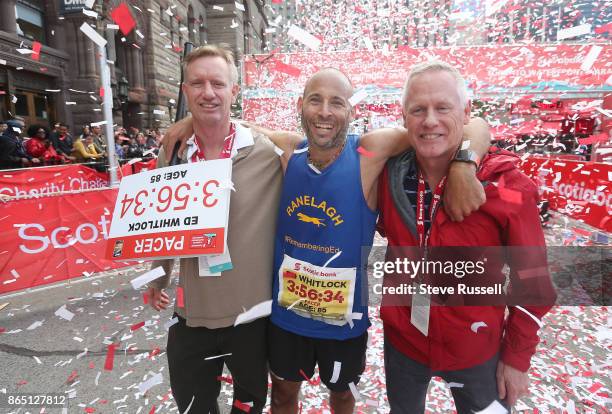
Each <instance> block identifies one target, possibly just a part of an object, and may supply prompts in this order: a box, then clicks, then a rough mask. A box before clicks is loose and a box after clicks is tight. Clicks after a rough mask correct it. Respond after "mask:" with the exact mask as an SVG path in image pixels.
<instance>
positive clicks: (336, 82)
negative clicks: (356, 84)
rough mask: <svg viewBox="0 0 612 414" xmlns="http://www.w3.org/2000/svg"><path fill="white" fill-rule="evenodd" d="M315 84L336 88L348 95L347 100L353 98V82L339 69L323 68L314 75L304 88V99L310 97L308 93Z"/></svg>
mask: <svg viewBox="0 0 612 414" xmlns="http://www.w3.org/2000/svg"><path fill="white" fill-rule="evenodd" d="M314 83H316V84H318V83H321V84H324V85H333V86H336V87H338V88H339V89H340V90H342V91H343V92H344V93H345V94H346V99H348V98H350V97H351V96H353V84H352V83H351V80H350V79H349V78H348V76H346V75H345V74H344V73H343V72H342V71H340V70H338V69H335V68H323V69H321V70H319V71H318V72H317V73H315V74H314V75H312V76H311V77H310V79H308V81H306V85H305V86H304V94H303V95H302V97H306V96H307V95H308V92H309V91H310V89H311V87H312V85H313V84H314Z"/></svg>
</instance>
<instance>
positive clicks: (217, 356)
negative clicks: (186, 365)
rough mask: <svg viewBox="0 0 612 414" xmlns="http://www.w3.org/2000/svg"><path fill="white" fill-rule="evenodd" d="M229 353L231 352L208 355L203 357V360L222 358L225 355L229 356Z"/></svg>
mask: <svg viewBox="0 0 612 414" xmlns="http://www.w3.org/2000/svg"><path fill="white" fill-rule="evenodd" d="M230 355H232V353H231V352H230V353H228V354H221V355H215V356H209V357H206V358H204V361H209V360H211V359H217V358H223V357H225V356H230Z"/></svg>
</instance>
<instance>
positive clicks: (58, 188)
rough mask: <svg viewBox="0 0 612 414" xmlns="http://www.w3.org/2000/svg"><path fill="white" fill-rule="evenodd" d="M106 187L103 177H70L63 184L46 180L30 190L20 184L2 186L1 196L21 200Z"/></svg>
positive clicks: (106, 182)
mask: <svg viewBox="0 0 612 414" xmlns="http://www.w3.org/2000/svg"><path fill="white" fill-rule="evenodd" d="M66 183H68V188H66ZM105 187H108V181H106V180H103V179H101V178H97V177H96V178H94V179H90V180H87V179H84V178H82V177H68V178H67V179H65V180H64V182H63V183H62V184H59V183H49V182H46V181H45V184H44V185H43V186H41V187H38V188H30V189H28V190H22V189H20V188H19V187H18V186H13V187H2V188H0V196H9V197H15V199H16V200H20V199H23V198H28V197H42V196H46V195H50V194H54V193H61V192H64V191H75V190H92V189H96V188H105Z"/></svg>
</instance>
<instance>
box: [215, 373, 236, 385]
mask: <svg viewBox="0 0 612 414" xmlns="http://www.w3.org/2000/svg"><path fill="white" fill-rule="evenodd" d="M217 381H221V382H227V383H228V384H234V380H233V379H232V377H224V376H221V375H220V376H218V377H217Z"/></svg>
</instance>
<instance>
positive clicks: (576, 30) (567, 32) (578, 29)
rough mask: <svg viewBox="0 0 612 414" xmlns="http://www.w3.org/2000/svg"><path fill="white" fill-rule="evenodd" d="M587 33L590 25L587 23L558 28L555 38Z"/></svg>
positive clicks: (561, 38) (589, 31)
mask: <svg viewBox="0 0 612 414" xmlns="http://www.w3.org/2000/svg"><path fill="white" fill-rule="evenodd" d="M587 33H591V25H590V24H589V23H585V24H581V25H580V26H574V27H570V28H567V29H561V30H559V31H558V32H557V40H563V39H571V38H572V37H576V36H582V35H584V34H587Z"/></svg>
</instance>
